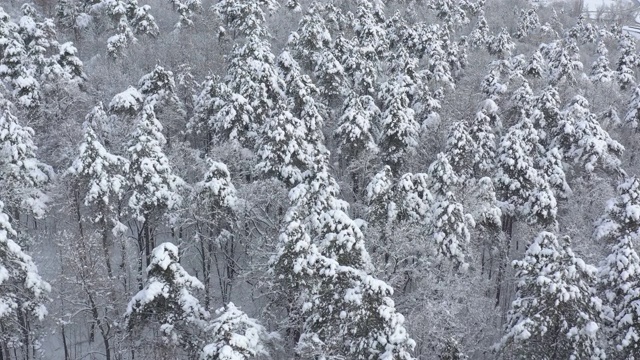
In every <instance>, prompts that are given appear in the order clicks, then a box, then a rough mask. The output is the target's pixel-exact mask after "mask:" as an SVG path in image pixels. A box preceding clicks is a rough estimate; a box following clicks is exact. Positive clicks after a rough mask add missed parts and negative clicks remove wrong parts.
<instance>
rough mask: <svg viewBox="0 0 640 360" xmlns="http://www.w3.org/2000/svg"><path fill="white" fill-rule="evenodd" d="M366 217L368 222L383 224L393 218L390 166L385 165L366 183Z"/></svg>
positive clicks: (394, 205)
mask: <svg viewBox="0 0 640 360" xmlns="http://www.w3.org/2000/svg"><path fill="white" fill-rule="evenodd" d="M366 198H367V204H368V214H367V215H368V217H367V218H368V219H369V221H370V222H372V223H375V222H380V223H382V224H384V223H385V222H386V221H387V220H388V219H390V218H391V219H392V218H393V214H394V212H395V207H396V204H395V202H394V203H392V201H393V198H394V196H393V173H392V171H391V167H390V166H388V165H385V166H384V168H383V169H382V170H380V171H379V172H378V173H376V174H375V175H374V176H373V178H372V179H371V181H370V182H369V184H368V185H367V193H366Z"/></svg>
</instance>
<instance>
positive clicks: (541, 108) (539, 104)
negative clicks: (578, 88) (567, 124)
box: [532, 85, 562, 145]
mask: <svg viewBox="0 0 640 360" xmlns="http://www.w3.org/2000/svg"><path fill="white" fill-rule="evenodd" d="M534 108H535V109H536V110H538V111H537V112H534V113H533V114H532V117H533V119H532V120H533V121H534V124H535V127H536V129H537V130H538V135H539V136H540V142H541V143H542V144H544V145H550V144H551V142H552V141H553V140H554V138H555V136H556V132H557V130H558V126H559V123H560V121H561V117H562V114H561V111H560V94H559V93H558V90H556V88H555V87H554V86H553V85H549V86H547V87H546V88H544V89H543V90H542V91H541V92H540V94H539V95H538V96H536V99H535V104H534Z"/></svg>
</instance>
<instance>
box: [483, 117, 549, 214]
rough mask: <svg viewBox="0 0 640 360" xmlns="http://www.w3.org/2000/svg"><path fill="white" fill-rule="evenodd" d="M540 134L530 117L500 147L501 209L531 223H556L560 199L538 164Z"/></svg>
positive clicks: (498, 171)
mask: <svg viewBox="0 0 640 360" xmlns="http://www.w3.org/2000/svg"><path fill="white" fill-rule="evenodd" d="M537 141H538V138H537V134H536V132H535V129H533V125H532V124H531V122H530V121H529V120H528V119H527V118H523V119H522V120H521V121H520V123H519V124H517V125H516V126H513V127H511V128H510V129H509V131H508V132H507V134H506V135H505V136H504V137H503V138H502V140H501V142H500V146H499V148H498V161H497V173H496V175H495V177H494V181H495V184H496V188H497V190H498V194H499V195H500V199H501V200H502V201H504V203H503V207H502V212H503V213H504V214H505V215H507V216H510V217H517V218H524V219H526V220H528V221H529V222H531V223H540V224H542V225H553V224H555V223H556V215H557V211H558V209H557V202H556V198H555V196H554V194H553V191H552V190H551V187H550V185H549V183H548V182H547V181H546V179H545V176H544V174H541V173H540V172H539V171H538V169H537V168H536V167H535V155H536V153H535V151H537V149H536V148H537Z"/></svg>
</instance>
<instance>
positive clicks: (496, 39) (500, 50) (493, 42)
mask: <svg viewBox="0 0 640 360" xmlns="http://www.w3.org/2000/svg"><path fill="white" fill-rule="evenodd" d="M515 47H516V44H515V43H514V42H513V40H511V35H510V34H509V31H508V30H507V29H506V28H502V30H501V31H500V32H499V33H498V34H497V35H493V36H491V37H490V38H489V41H487V51H489V54H491V55H494V56H497V57H498V59H500V60H505V59H508V58H509V57H510V56H511V53H512V52H513V50H514V49H515Z"/></svg>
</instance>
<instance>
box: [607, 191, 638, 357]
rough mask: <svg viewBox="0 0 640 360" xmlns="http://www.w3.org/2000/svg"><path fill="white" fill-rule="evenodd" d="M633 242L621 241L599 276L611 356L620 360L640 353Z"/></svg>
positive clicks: (630, 237)
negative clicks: (604, 301) (604, 303)
mask: <svg viewBox="0 0 640 360" xmlns="http://www.w3.org/2000/svg"><path fill="white" fill-rule="evenodd" d="M636 181H637V180H636ZM634 238H637V236H633V235H627V234H625V235H622V236H621V237H619V238H618V239H617V241H616V242H614V243H613V245H612V246H611V250H610V253H609V255H608V256H607V258H606V259H605V261H604V262H603V264H602V266H601V267H600V269H599V273H598V282H599V285H600V288H601V289H603V290H604V298H605V300H606V307H605V308H604V309H603V312H604V314H605V316H607V320H608V321H609V322H610V323H609V324H607V325H608V326H607V327H606V328H605V330H608V333H609V334H610V336H611V340H610V341H611V343H612V344H613V346H612V348H613V349H611V351H610V353H613V354H611V355H613V356H614V357H615V358H618V357H619V358H621V359H634V358H635V357H636V356H637V354H638V352H639V351H640V343H639V342H638V340H639V339H640V326H639V323H640V318H639V316H638V313H639V311H640V291H639V287H640V257H638V254H637V253H636V251H635V249H634V244H633V242H634Z"/></svg>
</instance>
